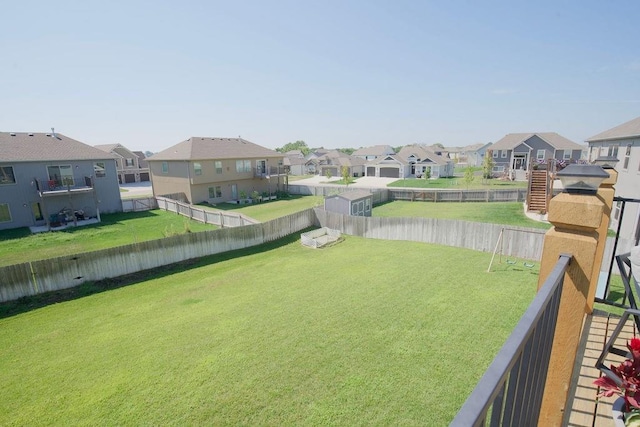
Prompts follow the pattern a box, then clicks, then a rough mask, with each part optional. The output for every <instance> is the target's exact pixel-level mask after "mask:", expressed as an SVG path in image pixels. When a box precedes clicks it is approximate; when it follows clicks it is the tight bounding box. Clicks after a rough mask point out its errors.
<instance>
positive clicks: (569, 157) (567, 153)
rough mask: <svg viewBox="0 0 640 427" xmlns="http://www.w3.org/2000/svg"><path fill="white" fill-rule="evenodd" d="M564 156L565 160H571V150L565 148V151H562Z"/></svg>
mask: <svg viewBox="0 0 640 427" xmlns="http://www.w3.org/2000/svg"><path fill="white" fill-rule="evenodd" d="M562 158H563V159H564V160H571V150H564V153H562Z"/></svg>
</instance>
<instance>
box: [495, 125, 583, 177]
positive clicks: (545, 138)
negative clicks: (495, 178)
mask: <svg viewBox="0 0 640 427" xmlns="http://www.w3.org/2000/svg"><path fill="white" fill-rule="evenodd" d="M583 148H584V147H583V146H582V145H580V144H576V143H575V142H573V141H571V140H569V139H567V138H565V137H563V136H561V135H558V134H557V133H555V132H541V133H510V134H508V135H506V136H504V137H503V138H502V139H500V140H499V141H497V142H496V143H495V144H493V145H492V146H491V148H490V150H491V153H492V155H493V162H494V172H496V173H503V174H508V175H509V176H514V177H515V178H516V180H526V173H525V172H526V171H527V170H528V169H529V165H530V164H531V163H532V162H540V163H542V162H547V161H548V160H549V159H555V160H556V161H558V162H565V163H575V162H577V161H578V160H580V158H581V156H582V150H583Z"/></svg>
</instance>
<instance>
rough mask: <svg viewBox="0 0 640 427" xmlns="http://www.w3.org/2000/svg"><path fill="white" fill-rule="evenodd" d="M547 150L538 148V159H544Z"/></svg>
mask: <svg viewBox="0 0 640 427" xmlns="http://www.w3.org/2000/svg"><path fill="white" fill-rule="evenodd" d="M545 152H546V151H545V150H537V151H536V160H544V154H545ZM541 154H542V155H541Z"/></svg>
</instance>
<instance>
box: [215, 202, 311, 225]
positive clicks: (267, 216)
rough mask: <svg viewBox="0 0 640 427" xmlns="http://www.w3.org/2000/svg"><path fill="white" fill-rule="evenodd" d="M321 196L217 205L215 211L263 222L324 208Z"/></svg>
mask: <svg viewBox="0 0 640 427" xmlns="http://www.w3.org/2000/svg"><path fill="white" fill-rule="evenodd" d="M323 204H324V198H323V197H321V196H289V197H287V198H285V199H278V200H270V201H268V202H264V203H255V204H251V205H236V204H231V203H220V204H217V205H216V206H215V207H214V208H213V209H214V210H215V209H217V210H223V211H230V212H237V213H241V214H244V215H247V216H248V217H250V218H253V219H257V220H258V221H261V222H266V221H271V220H272V219H276V218H280V217H283V216H286V215H290V214H292V213H295V212H300V211H303V210H306V209H309V208H313V207H315V206H323Z"/></svg>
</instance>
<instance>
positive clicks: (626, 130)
mask: <svg viewBox="0 0 640 427" xmlns="http://www.w3.org/2000/svg"><path fill="white" fill-rule="evenodd" d="M637 137H640V117H637V118H635V119H633V120H630V121H628V122H626V123H623V124H621V125H618V126H616V127H614V128H611V129H609V130H605V131H604V132H600V133H599V134H597V135H594V136H592V137H591V138H588V139H587V140H586V141H587V142H595V141H606V140H608V139H623V138H637Z"/></svg>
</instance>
